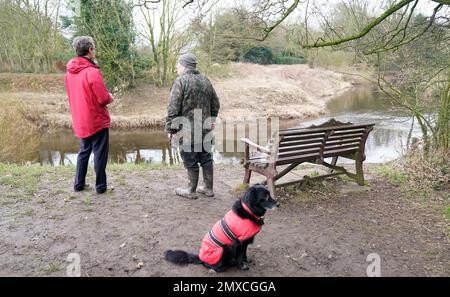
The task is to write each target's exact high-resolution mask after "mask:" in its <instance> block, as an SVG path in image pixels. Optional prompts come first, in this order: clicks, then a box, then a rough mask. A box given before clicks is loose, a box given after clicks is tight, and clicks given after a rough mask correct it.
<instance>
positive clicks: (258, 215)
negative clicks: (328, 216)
mask: <svg viewBox="0 0 450 297" xmlns="http://www.w3.org/2000/svg"><path fill="white" fill-rule="evenodd" d="M278 206H279V204H278V202H277V201H275V200H274V199H273V198H272V197H271V195H270V192H269V191H268V190H267V189H266V187H264V186H262V185H259V184H257V185H254V186H252V187H250V189H248V190H247V192H246V193H245V194H244V196H243V197H242V198H241V199H238V200H237V201H236V202H235V203H234V204H233V207H232V209H231V210H230V211H229V212H228V213H227V214H226V215H225V217H224V218H223V219H221V220H219V221H218V222H217V223H216V224H215V225H214V226H213V228H212V229H211V231H209V232H208V233H207V234H206V235H205V237H204V238H203V241H202V244H201V247H200V253H199V254H191V253H187V252H185V251H181V250H175V251H172V250H167V251H165V252H164V258H165V259H166V260H167V261H170V262H172V263H175V264H189V263H193V264H203V265H204V266H206V267H208V268H211V269H214V270H215V271H217V272H222V271H224V270H225V269H227V268H229V267H232V266H237V267H238V268H239V269H242V270H247V269H248V260H247V247H248V245H249V244H251V243H253V240H254V238H255V235H256V234H257V233H258V232H259V231H260V230H261V227H262V225H263V224H264V217H263V216H264V214H265V213H266V210H268V209H275V208H276V207H278Z"/></svg>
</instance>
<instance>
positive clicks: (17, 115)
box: [0, 94, 40, 162]
mask: <svg viewBox="0 0 450 297" xmlns="http://www.w3.org/2000/svg"><path fill="white" fill-rule="evenodd" d="M2 95H3V96H0V102H1V104H0V162H18V161H19V160H23V159H30V157H31V159H32V157H33V154H34V152H36V150H37V148H38V146H39V137H40V133H39V127H38V125H36V123H39V122H40V116H39V113H38V112H36V110H33V109H32V107H30V106H26V105H25V104H23V103H22V101H20V100H19V99H17V98H14V97H5V96H4V94H2Z"/></svg>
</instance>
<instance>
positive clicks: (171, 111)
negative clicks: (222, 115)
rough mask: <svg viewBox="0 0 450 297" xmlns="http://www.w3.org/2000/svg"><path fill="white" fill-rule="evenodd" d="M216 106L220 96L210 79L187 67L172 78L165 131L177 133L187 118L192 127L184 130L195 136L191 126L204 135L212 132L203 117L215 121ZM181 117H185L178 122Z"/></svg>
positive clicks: (217, 107) (218, 106)
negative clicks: (173, 79) (183, 71)
mask: <svg viewBox="0 0 450 297" xmlns="http://www.w3.org/2000/svg"><path fill="white" fill-rule="evenodd" d="M219 108H220V103H219V98H218V97H217V94H216V91H215V90H214V88H213V86H212V84H211V82H210V81H209V79H208V78H206V77H205V76H203V75H202V74H200V72H199V71H197V70H194V69H190V70H187V71H186V72H185V73H183V74H182V75H180V76H178V77H177V78H176V79H175V81H174V83H173V85H172V88H171V90H170V99H169V105H168V107H167V119H166V132H167V133H177V132H178V131H179V130H181V129H182V128H183V121H187V120H188V121H189V122H190V127H191V129H185V130H186V131H185V132H188V133H189V132H190V133H192V139H194V136H193V133H194V132H193V130H194V129H193V128H195V129H200V130H197V131H202V133H201V134H202V136H204V135H205V134H206V133H208V132H209V131H211V129H210V123H208V122H205V120H207V119H208V118H212V120H213V121H214V120H215V118H216V117H217V115H218V113H219ZM194 115H195V116H194ZM180 117H184V118H183V119H182V120H181V121H180ZM194 117H196V121H194ZM194 125H195V127H194ZM189 130H190V131H189ZM202 138H203V137H202Z"/></svg>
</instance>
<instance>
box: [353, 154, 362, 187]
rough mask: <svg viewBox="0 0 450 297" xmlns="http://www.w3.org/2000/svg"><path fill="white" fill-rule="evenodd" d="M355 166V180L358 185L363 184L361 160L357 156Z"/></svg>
mask: <svg viewBox="0 0 450 297" xmlns="http://www.w3.org/2000/svg"><path fill="white" fill-rule="evenodd" d="M355 166H356V182H357V183H358V185H360V186H364V172H363V161H362V160H361V158H360V157H359V156H357V157H356V160H355Z"/></svg>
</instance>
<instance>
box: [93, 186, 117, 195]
mask: <svg viewBox="0 0 450 297" xmlns="http://www.w3.org/2000/svg"><path fill="white" fill-rule="evenodd" d="M112 191H114V187H110V188H109V189H108V188H105V189H101V190H97V194H104V193H106V192H108V193H110V192H112Z"/></svg>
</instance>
